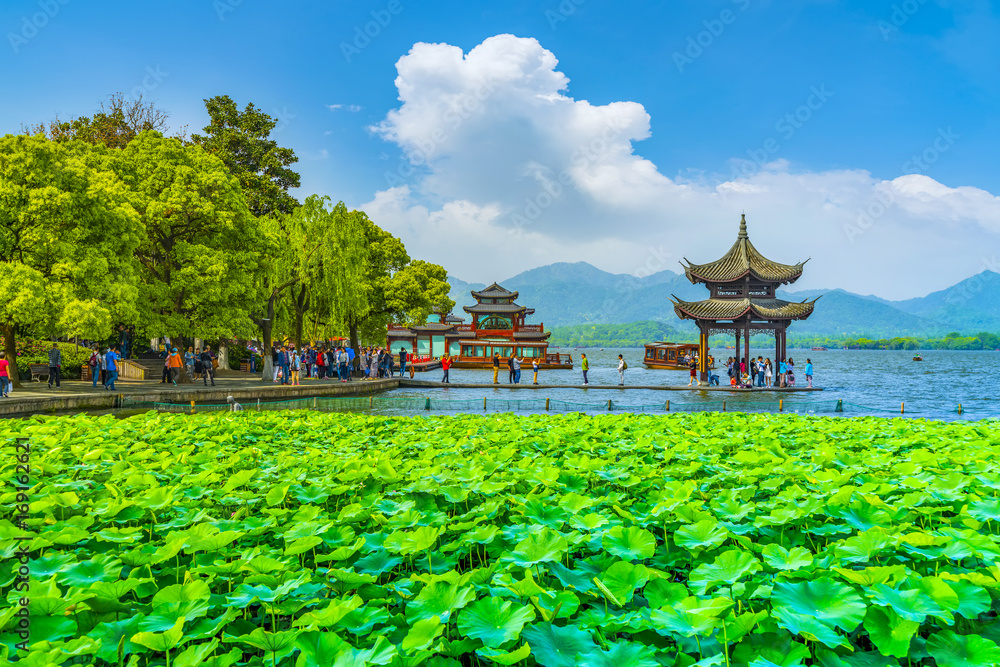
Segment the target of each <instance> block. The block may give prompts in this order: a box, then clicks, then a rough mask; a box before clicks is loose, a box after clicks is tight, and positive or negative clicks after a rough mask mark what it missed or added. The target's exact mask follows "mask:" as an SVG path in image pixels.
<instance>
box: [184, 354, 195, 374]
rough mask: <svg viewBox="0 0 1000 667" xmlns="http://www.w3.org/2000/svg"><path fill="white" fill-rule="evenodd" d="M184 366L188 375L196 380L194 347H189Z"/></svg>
mask: <svg viewBox="0 0 1000 667" xmlns="http://www.w3.org/2000/svg"><path fill="white" fill-rule="evenodd" d="M184 366H185V367H186V368H187V372H188V375H190V376H191V379H192V380H193V379H194V347H192V346H188V349H187V352H185V353H184Z"/></svg>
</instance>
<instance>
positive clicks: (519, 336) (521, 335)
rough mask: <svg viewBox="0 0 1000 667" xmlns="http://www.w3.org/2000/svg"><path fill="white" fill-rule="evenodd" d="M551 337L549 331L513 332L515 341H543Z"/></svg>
mask: <svg viewBox="0 0 1000 667" xmlns="http://www.w3.org/2000/svg"><path fill="white" fill-rule="evenodd" d="M551 335H552V332H551V331H515V332H514V339H515V340H525V339H526V340H531V339H536V340H545V339H546V338H548V337H549V336H551Z"/></svg>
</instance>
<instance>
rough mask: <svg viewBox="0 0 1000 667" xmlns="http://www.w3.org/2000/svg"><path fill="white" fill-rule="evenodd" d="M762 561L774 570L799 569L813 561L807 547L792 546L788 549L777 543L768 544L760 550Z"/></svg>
mask: <svg viewBox="0 0 1000 667" xmlns="http://www.w3.org/2000/svg"><path fill="white" fill-rule="evenodd" d="M761 555H762V556H763V557H764V562H765V563H767V564H768V565H770V566H771V567H773V568H774V569H776V570H785V571H792V570H799V569H802V568H804V567H809V566H810V565H812V563H813V556H812V554H811V553H809V550H808V549H803V548H802V547H792V548H791V549H790V550H789V549H786V548H785V547H783V546H780V545H778V544H768V545H767V546H765V547H764V550H763V551H762V552H761Z"/></svg>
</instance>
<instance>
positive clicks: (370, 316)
mask: <svg viewBox="0 0 1000 667" xmlns="http://www.w3.org/2000/svg"><path fill="white" fill-rule="evenodd" d="M361 216H362V217H361V218H360V219H359V222H360V223H361V226H362V229H363V233H364V239H365V245H366V246H367V247H368V261H367V263H366V264H365V267H364V269H365V270H364V275H363V277H362V281H361V282H360V283H359V285H358V288H359V289H362V290H364V294H365V307H364V308H363V309H358V310H350V309H348V310H347V311H345V313H344V320H345V321H346V323H347V328H348V331H349V332H350V337H351V346H352V347H355V348H357V347H358V345H359V340H360V339H361V338H362V337H363V338H364V340H366V341H370V342H379V341H384V340H385V338H386V325H388V324H389V323H390V322H396V323H399V324H417V323H422V322H425V321H426V320H427V316H428V315H430V314H431V313H432V312H433V311H434V310H435V309H437V310H440V311H443V312H448V311H450V310H451V309H452V308H454V307H455V302H454V301H453V300H452V299H451V298H450V297H449V296H448V292H449V291H450V286H449V284H448V272H447V271H446V270H445V269H444V267H442V266H439V265H437V264H431V263H430V262H425V261H423V260H411V259H410V256H409V254H407V252H406V248H405V247H404V245H403V242H402V241H400V240H399V239H398V238H396V237H395V236H393V235H392V234H390V233H389V232H387V231H385V230H384V229H382V228H381V227H379V226H378V225H376V224H375V223H374V222H372V221H371V220H370V219H369V218H368V216H366V215H364V214H361Z"/></svg>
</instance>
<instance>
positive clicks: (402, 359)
mask: <svg viewBox="0 0 1000 667" xmlns="http://www.w3.org/2000/svg"><path fill="white" fill-rule="evenodd" d="M405 374H406V348H405V347H401V348H399V377H403V375H405Z"/></svg>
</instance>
